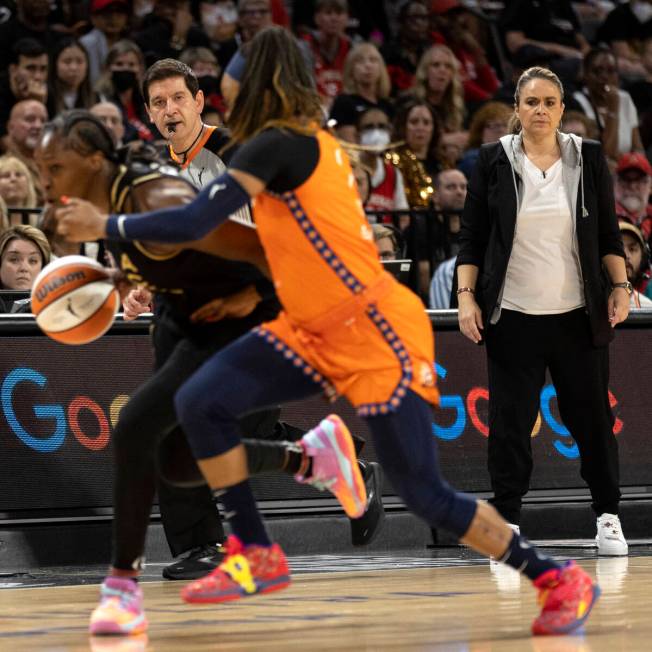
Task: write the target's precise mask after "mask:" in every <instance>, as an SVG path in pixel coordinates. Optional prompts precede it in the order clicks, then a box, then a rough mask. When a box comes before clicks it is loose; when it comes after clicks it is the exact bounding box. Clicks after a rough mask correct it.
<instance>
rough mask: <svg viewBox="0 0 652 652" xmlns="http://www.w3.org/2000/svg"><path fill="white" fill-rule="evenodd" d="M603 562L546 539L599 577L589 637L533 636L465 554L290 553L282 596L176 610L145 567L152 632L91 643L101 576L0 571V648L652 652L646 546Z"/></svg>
mask: <svg viewBox="0 0 652 652" xmlns="http://www.w3.org/2000/svg"><path fill="white" fill-rule="evenodd" d="M632 543H633V544H634V545H632V546H631V547H630V556H629V557H626V558H596V556H595V551H594V550H593V549H591V548H589V547H587V546H588V542H576V545H578V546H580V547H568V543H562V542H557V543H556V544H555V542H552V543H551V542H546V545H548V546H552V547H549V548H547V552H549V553H550V554H552V555H553V556H554V557H555V558H557V559H561V560H563V559H568V558H571V557H573V558H576V559H579V560H580V563H581V565H582V566H583V567H584V568H585V569H586V570H588V571H589V572H590V573H592V574H594V575H597V577H598V580H599V582H600V585H601V587H602V591H603V593H602V597H601V599H600V601H599V602H598V603H597V605H596V607H595V609H594V612H593V614H592V616H591V618H590V619H589V621H588V623H587V625H586V627H585V629H584V630H582V631H580V632H579V633H577V634H575V635H572V636H563V637H550V638H540V637H539V638H532V637H530V635H529V626H530V622H531V620H532V618H533V617H534V616H535V614H536V613H537V606H536V600H535V592H534V591H533V589H532V588H531V586H530V584H529V582H528V581H527V580H526V579H525V578H521V577H520V576H519V575H517V574H516V573H515V572H514V571H512V570H511V569H509V568H506V567H504V566H502V565H496V564H489V563H488V562H487V561H486V560H484V559H480V558H478V557H477V556H476V555H475V554H474V553H471V552H470V551H468V550H466V549H464V548H435V549H429V550H423V551H420V552H418V553H415V551H413V550H411V551H407V552H405V553H404V554H401V553H375V554H369V553H367V554H364V553H362V554H355V555H315V556H310V557H291V558H290V563H291V566H292V568H293V574H294V575H293V578H294V580H293V584H292V585H291V587H290V588H288V589H286V590H285V591H280V592H278V593H272V594H268V595H266V596H260V597H255V598H251V599H249V600H242V601H239V602H236V603H231V604H226V605H220V606H217V605H216V606H212V605H202V606H190V605H186V604H184V603H182V602H181V600H180V598H179V589H180V588H181V586H183V583H179V582H169V581H164V580H162V581H159V578H160V577H161V576H160V570H161V567H162V566H163V564H162V563H161V564H148V566H147V570H146V573H145V576H144V578H143V589H144V593H145V601H146V606H147V614H148V617H149V620H150V631H149V635H148V636H147V637H141V638H133V639H131V638H129V639H121V638H106V637H105V638H99V637H97V638H93V639H91V638H89V636H88V635H87V633H86V627H87V620H88V615H89V613H90V610H91V609H92V608H93V606H94V604H95V601H96V598H97V595H98V584H99V582H101V580H102V574H103V570H104V569H103V568H100V567H90V568H89V567H84V568H56V569H40V570H38V571H32V572H20V573H12V574H9V573H6V574H4V575H0V651H2V652H5V650H6V651H7V652H9V651H11V652H27V651H29V652H37V651H39V652H42V651H48V652H73V651H74V652H77V651H81V650H90V651H91V652H108V651H111V652H144V651H145V650H147V651H157V652H191V651H195V650H196V651H199V652H204V651H208V650H210V651H211V652H221V651H229V652H245V651H246V652H255V651H260V650H262V651H267V650H269V651H272V650H278V651H279V652H281V651H295V650H297V651H298V650H306V651H310V652H312V651H318V650H329V651H330V650H352V651H353V650H355V651H361V650H368V651H375V650H392V651H396V652H398V651H402V650H415V651H417V650H418V651H423V652H426V651H435V650H436V651H442V652H503V651H504V652H589V651H593V652H603V651H607V650H609V651H610V652H614V651H619V650H623V651H625V650H626V651H628V652H633V651H638V650H641V651H643V650H651V649H652V545H650V542H632Z"/></svg>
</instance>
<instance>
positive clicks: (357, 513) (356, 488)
mask: <svg viewBox="0 0 652 652" xmlns="http://www.w3.org/2000/svg"><path fill="white" fill-rule="evenodd" d="M298 443H299V445H300V446H301V447H302V448H303V450H304V453H305V454H306V456H308V457H310V458H311V459H312V473H311V474H310V476H307V477H304V476H302V475H295V476H294V478H295V480H296V481H297V482H302V483H304V484H309V485H311V486H313V487H315V488H316V489H319V490H320V491H323V490H324V489H328V490H329V491H331V492H332V493H333V494H334V495H335V497H336V498H337V499H338V500H339V501H340V504H341V505H342V507H343V508H344V511H345V512H346V515H347V516H348V517H349V518H360V517H361V516H362V515H363V514H364V512H365V509H366V508H367V490H366V488H365V483H364V479H363V477H362V473H360V467H359V466H358V460H357V457H356V453H355V446H354V445H353V439H351V433H350V432H349V429H348V428H347V427H346V425H345V424H344V421H342V419H340V418H339V417H338V416H337V415H336V414H331V415H330V416H328V417H326V418H325V419H323V420H322V421H321V422H320V424H319V425H318V426H317V427H316V428H313V429H312V430H310V431H309V432H307V433H306V434H305V435H304V436H303V437H302V438H301V440H300V441H299V442H298Z"/></svg>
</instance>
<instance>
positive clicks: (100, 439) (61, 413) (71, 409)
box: [0, 367, 129, 453]
mask: <svg viewBox="0 0 652 652" xmlns="http://www.w3.org/2000/svg"><path fill="white" fill-rule="evenodd" d="M24 383H31V384H33V385H36V386H37V387H40V388H42V389H44V388H45V387H46V385H47V378H46V377H45V376H44V375H43V374H41V373H39V372H38V371H36V370H34V369H30V368H29V367H16V368H15V369H12V370H11V371H10V372H9V373H8V374H7V376H6V377H5V379H4V381H3V383H2V387H1V388H0V400H2V410H3V411H4V414H5V417H6V419H7V423H8V424H9V427H10V428H11V429H12V430H13V431H14V433H15V434H16V436H17V437H18V438H19V439H20V440H21V441H22V442H23V443H24V444H25V445H27V446H29V447H30V448H32V449H33V450H35V451H38V452H39V453H51V452H53V451H56V450H57V449H59V448H60V447H61V445H62V444H63V442H64V440H65V438H66V434H67V432H68V426H70V430H71V431H72V434H73V435H74V437H75V439H77V441H78V442H79V443H80V444H81V445H82V446H84V448H87V449H88V450H91V451H99V450H102V449H103V448H106V446H107V445H108V443H109V438H110V434H111V433H110V427H109V421H110V423H111V425H113V426H115V424H116V422H117V420H118V415H119V413H120V410H121V409H122V407H123V406H124V405H125V403H126V402H127V400H128V398H129V397H128V396H126V395H123V394H121V395H118V396H116V397H115V398H114V399H113V401H112V402H111V406H110V410H109V418H108V419H107V416H106V414H105V413H104V410H103V409H102V408H101V407H100V406H99V405H98V403H97V402H96V401H94V400H93V399H92V398H90V397H88V396H76V397H75V398H73V399H72V400H71V401H70V403H69V404H68V406H67V408H65V409H64V406H63V405H59V404H56V403H54V404H49V405H40V404H39V405H34V406H33V410H34V415H35V416H36V417H37V418H39V419H52V420H53V421H54V432H53V433H52V435H50V436H49V437H45V438H42V437H34V436H33V435H31V434H30V433H29V432H27V430H25V428H24V427H23V425H22V424H21V423H20V421H19V420H18V418H17V416H16V413H15V411H14V407H13V401H14V397H15V395H16V393H17V391H18V389H19V387H20V385H21V384H24ZM82 411H88V412H90V413H91V414H92V415H93V416H94V417H95V420H96V421H97V425H98V432H97V433H94V434H88V433H85V432H84V431H83V430H82V429H81V427H80V425H79V415H80V414H81V413H82Z"/></svg>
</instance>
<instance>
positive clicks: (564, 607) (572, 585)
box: [532, 561, 600, 635]
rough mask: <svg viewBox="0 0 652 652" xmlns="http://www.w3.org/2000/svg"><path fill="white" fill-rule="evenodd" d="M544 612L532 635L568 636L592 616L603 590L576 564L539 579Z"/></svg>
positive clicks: (540, 600) (535, 624)
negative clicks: (593, 608)
mask: <svg viewBox="0 0 652 652" xmlns="http://www.w3.org/2000/svg"><path fill="white" fill-rule="evenodd" d="M534 586H535V587H536V588H537V589H538V590H539V598H538V600H539V604H540V605H541V613H540V614H539V617H538V618H537V619H536V620H535V621H534V622H533V623H532V633H533V634H539V635H544V634H568V633H569V632H572V631H573V630H574V629H577V628H578V627H580V626H581V625H582V624H583V623H584V621H585V620H586V619H587V618H588V617H589V614H590V613H591V609H592V607H593V605H594V604H595V602H596V600H597V599H598V598H599V597H600V587H599V586H598V585H597V584H595V583H594V582H593V580H592V579H591V577H590V576H589V575H588V573H585V572H584V571H583V570H582V569H581V568H580V567H579V566H578V565H577V564H576V563H575V562H574V561H569V562H567V563H566V565H565V566H564V567H563V568H561V569H559V570H558V569H554V570H549V571H547V572H545V573H543V575H541V576H540V577H538V578H537V579H536V580H535V582H534Z"/></svg>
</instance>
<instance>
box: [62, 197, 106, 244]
mask: <svg viewBox="0 0 652 652" xmlns="http://www.w3.org/2000/svg"><path fill="white" fill-rule="evenodd" d="M61 203H62V204H63V206H61V207H60V208H57V209H56V211H55V217H56V220H57V233H58V234H59V235H61V236H63V237H64V238H65V239H66V240H68V241H69V242H88V241H93V240H100V239H102V238H105V237H106V222H107V220H108V216H107V215H103V214H102V213H101V212H100V211H99V210H98V209H97V208H95V206H94V205H93V204H91V203H90V202H88V201H85V200H83V199H77V198H74V197H73V198H70V199H69V198H67V197H62V198H61Z"/></svg>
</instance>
